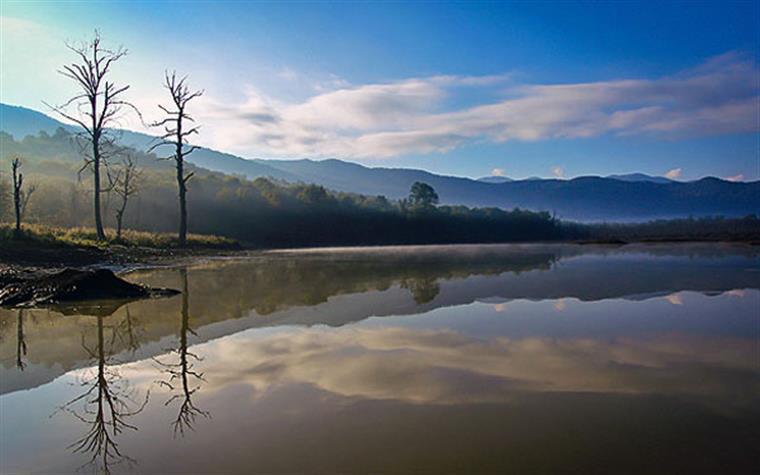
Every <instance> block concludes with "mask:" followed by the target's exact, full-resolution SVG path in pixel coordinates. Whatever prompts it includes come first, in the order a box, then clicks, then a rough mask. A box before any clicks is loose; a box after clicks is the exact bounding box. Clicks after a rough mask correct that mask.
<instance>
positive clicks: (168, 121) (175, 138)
mask: <svg viewBox="0 0 760 475" xmlns="http://www.w3.org/2000/svg"><path fill="white" fill-rule="evenodd" d="M186 79H187V76H185V77H183V78H181V79H179V80H178V79H177V73H176V72H172V73H171V75H170V74H169V73H168V72H167V73H166V74H165V79H164V87H166V89H167V90H168V91H169V94H170V95H171V97H172V104H171V105H170V106H169V107H165V106H163V105H160V104H159V106H158V107H159V108H160V109H161V110H162V111H164V113H165V114H166V115H167V116H168V117H166V118H164V119H163V120H160V121H158V122H155V123H154V124H153V125H154V126H155V127H163V128H164V133H163V135H161V137H160V139H161V140H160V142H158V143H156V144H155V145H153V146H152V147H151V149H150V151H153V150H155V149H156V148H158V147H161V146H162V145H170V146H172V147H174V154H173V155H172V156H171V157H166V158H167V159H173V160H174V165H175V168H176V172H177V193H178V196H179V232H178V236H177V237H178V241H179V245H180V246H184V245H185V244H187V197H186V195H187V182H188V180H190V178H191V177H192V176H193V174H194V173H193V172H190V173H188V174H185V157H187V156H188V155H190V154H191V153H193V152H194V151H195V150H196V149H197V148H198V147H196V146H194V145H190V144H189V142H188V138H189V137H190V136H192V135H193V134H197V133H198V126H193V125H191V124H192V123H193V122H195V120H194V119H193V117H192V116H191V115H190V114H188V112H187V106H188V104H189V103H190V101H191V100H193V99H195V98H196V97H200V96H201V95H203V91H191V90H190V87H189V86H188V85H187V84H185V80H186Z"/></svg>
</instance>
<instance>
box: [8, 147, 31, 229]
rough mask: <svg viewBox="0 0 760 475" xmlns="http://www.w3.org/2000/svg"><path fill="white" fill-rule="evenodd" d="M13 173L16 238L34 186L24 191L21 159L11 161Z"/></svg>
mask: <svg viewBox="0 0 760 475" xmlns="http://www.w3.org/2000/svg"><path fill="white" fill-rule="evenodd" d="M11 169H12V172H13V209H14V212H15V215H16V227H15V230H14V233H15V235H16V237H17V238H20V237H21V218H22V217H23V216H24V211H25V210H26V205H27V204H28V203H29V198H30V197H31V196H32V193H34V190H35V189H36V187H35V186H34V185H29V186H27V188H26V190H24V175H23V174H22V173H21V159H20V158H18V157H16V158H14V159H13V160H12V161H11Z"/></svg>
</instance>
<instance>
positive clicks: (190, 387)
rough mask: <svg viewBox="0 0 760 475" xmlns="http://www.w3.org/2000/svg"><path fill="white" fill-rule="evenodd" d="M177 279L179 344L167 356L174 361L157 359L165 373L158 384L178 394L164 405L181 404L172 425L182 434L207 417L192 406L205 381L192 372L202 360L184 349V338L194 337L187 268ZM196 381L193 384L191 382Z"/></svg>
mask: <svg viewBox="0 0 760 475" xmlns="http://www.w3.org/2000/svg"><path fill="white" fill-rule="evenodd" d="M179 272H180V277H181V279H182V309H181V315H180V316H181V322H180V329H179V345H178V346H177V348H173V349H171V350H170V352H169V354H175V355H177V362H164V361H160V360H158V359H156V360H155V361H156V363H158V364H159V365H160V366H161V368H162V369H163V371H164V372H165V373H166V374H167V378H166V379H164V380H161V381H158V383H159V384H160V385H162V386H164V387H165V388H167V389H168V390H169V391H170V392H178V393H177V394H173V395H172V396H171V397H170V398H169V400H167V401H166V403H165V405H167V406H168V405H170V404H172V403H174V401H181V402H180V407H179V412H178V413H177V418H176V419H175V420H174V422H173V423H172V427H173V429H174V435H175V436H176V435H177V434H179V435H184V433H185V429H190V430H193V426H194V425H195V422H196V420H197V419H198V417H199V416H200V417H204V418H208V417H210V414H209V413H208V412H206V411H202V410H201V409H199V408H198V407H197V406H196V405H195V403H193V400H192V396H193V394H195V393H196V392H197V391H198V390H199V389H200V384H199V383H198V382H199V381H204V379H203V373H199V372H197V371H195V370H194V369H193V368H194V366H195V363H194V362H195V361H200V360H201V358H200V357H199V356H198V355H196V354H195V353H192V352H190V351H188V349H187V337H188V333H190V334H192V335H196V333H195V332H194V331H193V329H192V328H191V327H190V313H189V311H188V310H189V290H188V285H187V269H180V271H179ZM191 380H195V381H196V382H192V381H191Z"/></svg>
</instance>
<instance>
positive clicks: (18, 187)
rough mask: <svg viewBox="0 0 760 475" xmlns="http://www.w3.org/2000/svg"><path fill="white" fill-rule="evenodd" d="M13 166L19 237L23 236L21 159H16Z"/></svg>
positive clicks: (17, 236) (15, 234) (15, 209)
mask: <svg viewBox="0 0 760 475" xmlns="http://www.w3.org/2000/svg"><path fill="white" fill-rule="evenodd" d="M12 166H13V210H14V211H15V212H16V228H15V230H14V236H15V237H16V238H17V239H18V238H20V237H21V187H22V186H23V181H24V177H23V175H22V174H21V173H19V172H18V169H19V167H20V161H18V160H14V161H13V163H12Z"/></svg>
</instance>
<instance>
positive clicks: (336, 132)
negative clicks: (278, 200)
mask: <svg viewBox="0 0 760 475" xmlns="http://www.w3.org/2000/svg"><path fill="white" fill-rule="evenodd" d="M758 81H760V72H759V70H758V65H757V63H756V62H755V61H754V60H752V59H749V58H747V57H745V56H743V55H741V54H739V53H727V54H724V55H721V56H718V57H714V58H711V59H709V60H708V61H706V62H705V63H703V64H701V65H700V66H698V67H696V68H693V69H691V70H688V71H684V72H682V73H679V74H676V75H672V76H666V77H661V78H655V79H621V80H615V81H599V82H588V83H575V84H552V85H516V84H514V83H512V82H511V80H510V78H509V76H434V77H427V78H412V79H406V80H402V81H396V82H388V83H381V84H366V85H359V86H348V85H346V84H345V83H343V82H341V83H336V84H335V88H334V89H331V90H329V91H327V92H322V93H318V94H317V95H314V96H312V97H310V98H308V99H306V100H304V101H302V102H297V103H292V102H282V101H278V100H276V99H273V98H271V97H268V96H266V95H264V94H262V93H261V92H259V91H256V90H255V89H250V90H248V91H247V92H246V97H247V99H246V101H245V102H244V103H242V104H229V103H222V102H219V101H214V100H213V99H208V100H207V102H206V103H205V104H204V107H203V109H204V110H203V112H202V114H201V115H202V116H203V118H204V119H205V121H204V122H205V123H206V124H207V126H206V130H207V131H208V134H207V135H206V136H205V137H204V138H205V139H207V140H210V141H211V143H210V144H209V145H211V146H216V147H219V148H223V149H229V150H233V151H236V152H239V153H245V154H248V155H252V154H253V155H268V156H315V157H326V156H335V157H344V158H385V157H394V156H400V155H408V154H428V153H445V152H448V151H451V150H453V149H455V148H457V147H461V146H463V145H465V144H467V143H473V142H491V143H499V142H506V141H511V140H520V141H539V140H546V139H557V138H567V139H576V138H586V137H597V136H601V135H605V134H613V135H642V134H645V135H651V136H656V137H661V138H669V139H670V138H678V137H683V136H702V135H713V134H729V133H742V132H752V131H757V130H758V121H757V110H758V107H759V106H760V90H758ZM468 89H475V90H476V91H478V92H483V91H489V92H492V93H493V94H491V96H495V99H493V100H491V101H487V102H486V103H476V104H466V105H460V106H459V107H456V106H454V107H452V106H451V104H461V103H464V102H466V101H463V100H458V99H460V97H464V96H466V90H468ZM463 91H464V92H463Z"/></svg>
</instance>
